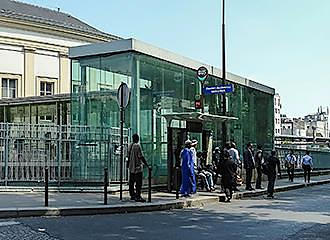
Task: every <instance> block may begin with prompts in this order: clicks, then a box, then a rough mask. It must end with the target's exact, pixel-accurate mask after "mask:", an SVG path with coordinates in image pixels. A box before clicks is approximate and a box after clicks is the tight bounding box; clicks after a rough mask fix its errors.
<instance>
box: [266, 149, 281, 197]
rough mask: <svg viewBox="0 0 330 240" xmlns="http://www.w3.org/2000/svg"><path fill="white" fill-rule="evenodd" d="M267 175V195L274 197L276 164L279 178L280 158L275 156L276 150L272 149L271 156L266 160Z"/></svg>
mask: <svg viewBox="0 0 330 240" xmlns="http://www.w3.org/2000/svg"><path fill="white" fill-rule="evenodd" d="M265 164H266V168H267V175H268V187H267V193H268V195H267V197H268V198H274V195H273V194H274V186H275V179H276V175H277V174H276V166H277V170H278V172H279V174H280V178H281V176H282V175H281V166H280V165H281V164H280V160H279V159H278V158H277V157H276V151H275V150H273V151H272V153H271V156H270V157H269V158H268V159H267V161H266V163H265Z"/></svg>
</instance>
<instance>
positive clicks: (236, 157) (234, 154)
mask: <svg viewBox="0 0 330 240" xmlns="http://www.w3.org/2000/svg"><path fill="white" fill-rule="evenodd" d="M230 145H231V147H230V149H229V150H228V152H229V155H230V156H231V159H232V160H233V161H234V163H235V164H236V168H237V171H236V173H235V179H234V186H233V188H234V189H233V190H234V191H236V192H237V191H239V189H238V188H237V178H238V177H237V176H238V175H239V172H238V169H240V168H241V161H240V158H239V153H238V150H237V149H236V144H235V143H234V142H231V144H230Z"/></svg>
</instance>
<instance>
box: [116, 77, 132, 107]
mask: <svg viewBox="0 0 330 240" xmlns="http://www.w3.org/2000/svg"><path fill="white" fill-rule="evenodd" d="M130 95H131V91H130V89H129V87H128V86H127V84H126V83H121V84H120V86H119V88H118V92H117V102H118V105H119V107H121V108H126V107H127V105H128V103H129V99H130Z"/></svg>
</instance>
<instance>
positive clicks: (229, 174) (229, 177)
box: [220, 149, 237, 202]
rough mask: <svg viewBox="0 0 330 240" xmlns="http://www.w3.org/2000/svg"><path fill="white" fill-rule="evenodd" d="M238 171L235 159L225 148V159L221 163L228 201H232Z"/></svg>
mask: <svg viewBox="0 0 330 240" xmlns="http://www.w3.org/2000/svg"><path fill="white" fill-rule="evenodd" d="M236 171H237V166H236V164H235V162H234V161H233V159H232V158H231V157H230V154H229V152H228V150H226V149H225V150H224V153H223V161H222V163H221V168H220V172H221V176H222V184H223V188H224V192H225V194H226V197H227V200H226V202H230V200H231V199H232V197H233V185H234V184H233V182H234V181H235V175H236Z"/></svg>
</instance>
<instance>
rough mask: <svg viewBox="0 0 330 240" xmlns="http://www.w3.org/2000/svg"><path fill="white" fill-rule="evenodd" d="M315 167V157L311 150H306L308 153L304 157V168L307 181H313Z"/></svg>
mask: <svg viewBox="0 0 330 240" xmlns="http://www.w3.org/2000/svg"><path fill="white" fill-rule="evenodd" d="M312 167H313V159H312V157H311V156H310V151H306V155H305V156H303V158H302V168H303V169H304V179H305V183H306V182H307V181H308V183H309V182H310V181H311V171H312Z"/></svg>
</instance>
